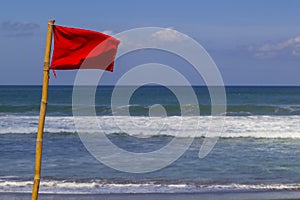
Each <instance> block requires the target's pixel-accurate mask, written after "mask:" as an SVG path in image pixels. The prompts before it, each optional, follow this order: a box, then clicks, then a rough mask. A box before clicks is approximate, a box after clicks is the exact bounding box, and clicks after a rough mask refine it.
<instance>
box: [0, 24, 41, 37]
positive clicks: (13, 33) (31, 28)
mask: <svg viewBox="0 0 300 200" xmlns="http://www.w3.org/2000/svg"><path fill="white" fill-rule="evenodd" d="M39 29H40V26H39V25H38V24H36V23H32V22H29V23H26V22H19V21H15V22H13V21H3V22H1V24H0V30H1V32H2V33H3V34H2V35H4V36H7V37H19V36H30V35H33V34H34V33H35V32H36V31H37V30H39Z"/></svg>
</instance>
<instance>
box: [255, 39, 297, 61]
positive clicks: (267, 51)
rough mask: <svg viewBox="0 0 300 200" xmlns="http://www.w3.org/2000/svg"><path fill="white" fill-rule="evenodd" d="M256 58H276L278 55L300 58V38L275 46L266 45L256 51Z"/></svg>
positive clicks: (275, 44) (274, 44)
mask: <svg viewBox="0 0 300 200" xmlns="http://www.w3.org/2000/svg"><path fill="white" fill-rule="evenodd" d="M255 51H256V53H255V56H256V57H261V58H265V57H275V56H278V55H289V56H300V36H297V37H294V38H291V39H288V40H285V41H282V42H278V43H273V44H264V45H261V46H259V47H258V48H256V49H255Z"/></svg>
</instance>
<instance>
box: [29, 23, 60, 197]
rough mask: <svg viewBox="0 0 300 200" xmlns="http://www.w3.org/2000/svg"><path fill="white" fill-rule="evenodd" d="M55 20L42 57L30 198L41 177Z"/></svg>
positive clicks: (36, 194) (50, 26)
mask: <svg viewBox="0 0 300 200" xmlns="http://www.w3.org/2000/svg"><path fill="white" fill-rule="evenodd" d="M54 22H55V20H49V21H48V32H47V38H46V49H45V57H44V78H43V88H42V100H41V106H40V119H39V125H38V132H37V137H36V150H35V170H34V182H33V189H32V200H37V199H38V193H39V186H40V178H41V161H42V149H43V132H44V124H45V117H46V110H47V101H48V85H49V63H50V53H51V44H52V32H53V25H54Z"/></svg>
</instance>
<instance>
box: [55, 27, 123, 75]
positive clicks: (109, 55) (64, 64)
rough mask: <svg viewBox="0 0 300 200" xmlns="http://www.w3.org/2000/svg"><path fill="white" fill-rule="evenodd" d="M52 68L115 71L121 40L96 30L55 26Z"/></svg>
mask: <svg viewBox="0 0 300 200" xmlns="http://www.w3.org/2000/svg"><path fill="white" fill-rule="evenodd" d="M53 33H54V50H53V56H52V62H51V66H50V69H53V70H69V69H79V68H81V69H82V68H84V69H104V70H108V71H113V67H114V59H115V56H116V53H117V48H118V45H119V43H120V41H119V40H117V39H115V38H113V37H111V36H109V35H106V34H103V33H99V32H95V31H90V30H84V29H78V28H68V27H63V26H54V27H53Z"/></svg>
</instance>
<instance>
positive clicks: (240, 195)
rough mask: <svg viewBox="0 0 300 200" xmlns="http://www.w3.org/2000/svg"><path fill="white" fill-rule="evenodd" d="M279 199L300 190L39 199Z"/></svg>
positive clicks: (13, 199) (44, 198) (6, 199)
mask: <svg viewBox="0 0 300 200" xmlns="http://www.w3.org/2000/svg"><path fill="white" fill-rule="evenodd" d="M30 198H31V194H30V193H0V199H2V200H25V199H26V200H27V199H30ZM54 199H55V200H56V199H60V200H71V199H72V200H98V199H105V200H140V199H141V200H200V199H201V200H211V199H214V200H227V199H228V200H235V199H236V200H256V199H261V200H267V199H268V200H269V199H270V200H271V199H272V200H278V199H300V191H263V192H261V191H260V192H255V191H253V192H214V193H176V194H172V193H167V194H166V193H155V194H151V193H147V194H40V195H39V200H54Z"/></svg>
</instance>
